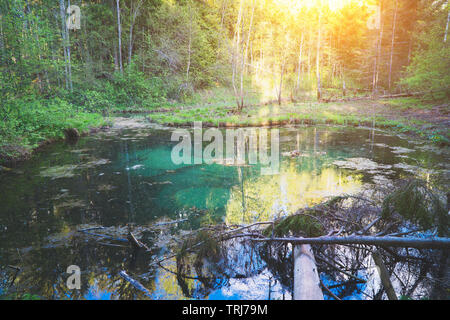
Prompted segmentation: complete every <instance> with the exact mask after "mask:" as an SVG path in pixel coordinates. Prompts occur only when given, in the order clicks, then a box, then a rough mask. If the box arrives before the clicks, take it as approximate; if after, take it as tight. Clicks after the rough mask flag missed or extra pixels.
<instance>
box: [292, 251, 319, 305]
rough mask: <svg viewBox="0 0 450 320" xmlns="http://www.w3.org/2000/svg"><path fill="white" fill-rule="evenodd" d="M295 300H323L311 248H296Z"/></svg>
mask: <svg viewBox="0 0 450 320" xmlns="http://www.w3.org/2000/svg"><path fill="white" fill-rule="evenodd" d="M293 296H294V300H323V293H322V290H321V289H320V279H319V274H318V273H317V266H316V261H315V260H314V254H313V252H312V249H311V246H310V245H308V244H302V245H297V246H294V294H293Z"/></svg>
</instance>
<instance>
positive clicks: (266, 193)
mask: <svg viewBox="0 0 450 320" xmlns="http://www.w3.org/2000/svg"><path fill="white" fill-rule="evenodd" d="M279 132H280V171H279V173H278V174H275V175H261V166H260V165H245V166H232V165H231V166H227V165H222V164H219V163H215V164H210V165H207V164H198V165H193V164H192V165H175V164H173V162H172V161H171V151H172V148H173V146H174V145H175V144H176V142H172V141H171V140H170V135H171V131H170V130H168V129H163V128H156V127H142V128H138V129H121V130H111V131H108V132H100V133H97V134H95V135H92V136H88V137H83V138H81V139H80V140H79V141H78V142H77V143H76V144H67V143H62V142H61V143H57V144H54V145H51V146H48V147H45V148H44V149H43V150H42V151H41V152H39V153H38V154H37V155H36V156H35V157H34V158H33V159H32V160H30V161H29V162H26V163H24V164H22V165H20V166H18V167H17V168H14V169H12V170H11V171H8V172H2V173H0V203H1V205H0V288H1V290H3V292H6V288H7V287H8V285H9V283H10V281H11V279H12V277H13V274H14V272H15V271H14V270H13V269H11V268H9V267H8V265H14V266H19V267H20V268H21V272H20V273H19V274H18V275H17V278H16V279H15V281H14V286H13V290H16V291H17V292H19V293H31V294H35V295H38V296H39V297H42V298H47V299H65V298H69V299H146V298H151V299H181V298H186V297H187V298H198V299H268V298H271V299H282V298H286V299H290V290H289V286H288V285H286V284H282V282H281V281H278V280H277V279H276V277H275V276H274V274H273V273H272V272H271V271H270V270H269V269H268V268H267V267H266V266H265V262H264V259H262V258H261V257H257V256H252V255H254V254H255V253H252V252H251V253H249V252H246V251H245V248H241V247H239V245H236V248H235V249H234V250H235V252H232V253H230V254H231V255H233V256H234V257H237V262H236V263H235V265H234V267H233V268H232V269H234V271H233V272H230V271H229V270H228V271H227V272H223V270H222V271H221V272H217V274H216V278H215V279H213V281H209V282H207V283H206V282H205V281H201V280H199V279H187V280H185V281H181V280H180V279H178V278H177V275H176V274H175V273H174V271H176V267H177V262H176V259H175V258H173V259H167V260H166V261H165V262H164V267H165V268H161V267H159V266H158V265H156V266H155V265H152V264H151V263H152V262H154V261H157V260H158V259H161V258H162V257H165V256H168V255H169V256H170V253H171V249H172V248H173V244H174V243H175V242H176V241H177V240H179V239H180V238H181V239H182V237H183V234H186V233H187V232H189V231H190V230H196V229H198V228H200V227H204V226H207V225H215V224H219V223H227V224H229V225H231V224H249V223H252V222H257V221H267V220H271V219H273V218H274V217H278V216H283V215H289V214H291V213H293V212H295V211H296V209H298V208H301V207H304V206H311V205H314V204H316V203H319V202H321V201H323V200H324V199H326V198H327V197H330V196H334V195H339V194H344V193H358V192H360V191H362V190H366V189H370V188H372V187H373V186H376V185H390V184H391V183H393V182H395V181H396V180H398V179H401V178H405V177H410V176H415V177H419V178H422V179H424V180H427V181H429V182H430V183H433V184H435V185H437V186H439V187H441V188H442V189H445V188H446V187H448V185H449V174H448V172H449V170H448V169H449V167H448V163H449V161H448V160H449V153H448V150H446V149H439V148H435V147H430V146H428V145H426V144H424V143H422V142H418V141H411V140H410V139H405V138H402V137H397V136H393V135H389V134H387V133H385V132H382V131H377V130H371V129H364V128H344V127H325V126H324V127H289V128H281V129H280V131H279ZM174 220H180V222H179V223H176V224H175V223H173V224H166V225H164V223H166V222H170V221H174ZM158 224H160V226H158ZM94 226H103V227H105V228H107V229H105V230H107V231H108V232H109V234H110V235H114V237H117V238H123V237H126V230H128V229H127V228H128V227H130V228H133V230H135V233H136V234H138V235H139V236H140V237H141V240H142V241H143V242H145V243H146V244H147V245H148V246H149V247H150V248H151V250H150V252H148V253H140V254H135V253H133V252H131V251H130V249H129V248H128V247H127V246H126V245H124V244H123V243H120V241H119V242H117V241H116V242H114V241H108V240H107V239H102V238H99V237H96V236H89V235H87V234H84V233H80V232H76V230H79V229H83V228H89V227H94ZM146 228H147V229H146ZM92 232H93V233H94V232H97V231H92ZM101 232H103V231H102V230H100V233H101ZM183 232H184V233H183ZM246 259H250V260H252V259H253V260H252V261H254V265H252V268H251V269H252V270H251V271H250V272H241V273H240V272H239V271H237V270H239V268H240V267H239V265H241V264H242V263H244V261H245V260H246ZM69 265H78V266H79V267H80V269H81V272H82V273H81V281H82V283H81V290H70V289H68V288H67V286H66V279H67V277H68V275H67V273H66V272H65V271H66V268H67V267H68V266H69ZM121 270H126V271H127V273H128V274H131V275H133V276H134V277H135V278H136V279H138V280H139V281H140V282H141V283H142V285H144V286H145V287H146V288H147V289H148V290H149V292H150V297H148V296H145V295H143V294H142V293H141V292H139V291H137V290H135V289H134V288H133V287H131V286H130V285H129V284H128V283H127V282H126V281H124V280H123V279H122V278H121V277H120V276H119V271H121ZM168 270H169V271H168ZM171 271H172V272H171ZM359 289H360V290H363V289H362V288H359ZM349 297H357V295H356V293H349Z"/></svg>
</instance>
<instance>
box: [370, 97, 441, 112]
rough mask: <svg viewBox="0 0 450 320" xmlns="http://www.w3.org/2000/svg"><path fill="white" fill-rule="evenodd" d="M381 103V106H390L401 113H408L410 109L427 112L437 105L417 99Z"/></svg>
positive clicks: (381, 101)
mask: <svg viewBox="0 0 450 320" xmlns="http://www.w3.org/2000/svg"><path fill="white" fill-rule="evenodd" d="M379 102H380V103H381V104H384V105H389V106H391V107H394V108H396V109H398V110H401V111H406V110H410V109H415V110H426V109H431V108H432V107H433V106H434V105H435V104H436V103H435V102H434V101H430V100H425V99H420V98H415V97H405V98H396V99H387V100H380V101H379Z"/></svg>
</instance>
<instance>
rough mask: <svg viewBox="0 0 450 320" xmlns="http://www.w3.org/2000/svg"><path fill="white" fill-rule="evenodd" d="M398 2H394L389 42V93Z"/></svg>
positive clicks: (396, 0)
mask: <svg viewBox="0 0 450 320" xmlns="http://www.w3.org/2000/svg"><path fill="white" fill-rule="evenodd" d="M397 9H398V0H395V9H394V21H393V22H392V40H391V56H390V61H389V91H391V82H392V61H393V57H394V42H395V27H396V22H397Z"/></svg>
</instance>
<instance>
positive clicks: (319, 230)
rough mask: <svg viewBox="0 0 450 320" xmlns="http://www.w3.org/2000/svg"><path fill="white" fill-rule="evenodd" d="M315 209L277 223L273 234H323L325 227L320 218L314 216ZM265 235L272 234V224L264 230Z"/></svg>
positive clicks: (310, 235) (312, 235)
mask: <svg viewBox="0 0 450 320" xmlns="http://www.w3.org/2000/svg"><path fill="white" fill-rule="evenodd" d="M314 214H315V212H314V211H312V210H311V211H308V213H307V215H305V214H295V215H292V216H289V217H287V218H284V219H282V220H280V221H279V222H277V223H275V226H274V229H273V234H274V236H276V237H282V236H288V235H293V236H303V237H319V236H321V235H323V234H324V233H325V232H324V231H325V229H324V227H323V225H322V224H321V223H320V221H319V220H318V218H317V217H316V216H314ZM264 235H265V236H271V235H272V226H269V227H268V228H266V229H265V230H264Z"/></svg>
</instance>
